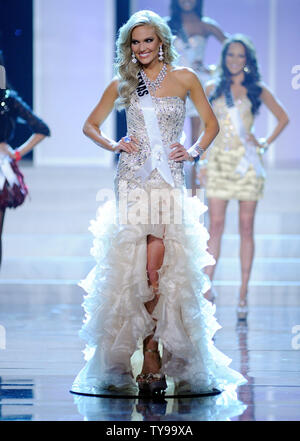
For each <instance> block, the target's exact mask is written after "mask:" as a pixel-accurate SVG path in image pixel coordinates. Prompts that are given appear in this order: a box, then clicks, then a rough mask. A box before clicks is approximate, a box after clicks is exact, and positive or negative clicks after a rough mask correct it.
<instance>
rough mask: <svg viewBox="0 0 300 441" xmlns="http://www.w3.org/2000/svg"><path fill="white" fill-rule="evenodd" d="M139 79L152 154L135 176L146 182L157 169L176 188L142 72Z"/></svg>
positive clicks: (139, 91) (142, 107)
mask: <svg viewBox="0 0 300 441" xmlns="http://www.w3.org/2000/svg"><path fill="white" fill-rule="evenodd" d="M138 79H139V85H138V87H137V90H136V92H137V94H138V97H139V100H140V105H141V109H142V112H143V116H144V120H145V125H146V129H147V134H148V137H149V142H150V149H151V154H150V156H149V158H147V160H146V162H145V163H144V164H143V165H142V167H141V168H140V169H139V170H138V171H137V172H136V174H135V175H136V176H137V177H140V178H141V179H142V181H145V180H146V179H147V178H148V176H149V175H150V174H151V173H152V171H153V170H155V169H157V170H158V172H159V173H160V175H161V176H162V178H163V179H164V180H165V181H166V182H167V183H168V184H170V185H171V186H172V187H175V184H174V180H173V176H172V173H171V170H170V167H169V164H168V153H167V151H166V149H165V148H164V145H163V142H162V138H161V133H160V129H159V125H158V121H157V117H156V112H155V106H154V103H153V100H152V98H151V94H150V92H149V90H148V89H147V86H146V83H145V82H144V80H143V78H142V75H141V73H140V72H139V73H138Z"/></svg>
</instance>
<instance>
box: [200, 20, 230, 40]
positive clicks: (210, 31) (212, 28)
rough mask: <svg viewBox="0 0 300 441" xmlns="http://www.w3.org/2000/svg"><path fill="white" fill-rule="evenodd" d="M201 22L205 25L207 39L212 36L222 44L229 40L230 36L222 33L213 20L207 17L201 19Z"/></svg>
mask: <svg viewBox="0 0 300 441" xmlns="http://www.w3.org/2000/svg"><path fill="white" fill-rule="evenodd" d="M202 21H203V22H204V23H206V32H207V36H208V37H209V36H210V35H213V36H214V37H215V38H216V39H217V40H218V41H219V42H220V43H223V42H224V41H225V40H226V39H227V38H229V36H230V35H229V34H228V33H227V32H224V31H223V30H222V29H221V28H220V26H219V25H218V23H217V22H216V21H215V20H212V19H211V18H209V17H203V18H202Z"/></svg>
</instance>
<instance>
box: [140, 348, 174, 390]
mask: <svg viewBox="0 0 300 441" xmlns="http://www.w3.org/2000/svg"><path fill="white" fill-rule="evenodd" d="M145 352H154V353H157V354H159V351H158V350H154V349H144V353H145ZM136 382H137V384H138V388H139V391H140V392H144V393H145V392H150V393H151V394H153V395H154V394H159V393H161V391H164V390H165V389H167V382H166V378H165V375H162V374H160V373H155V374H153V373H152V372H149V373H147V374H139V375H138V376H137V377H136Z"/></svg>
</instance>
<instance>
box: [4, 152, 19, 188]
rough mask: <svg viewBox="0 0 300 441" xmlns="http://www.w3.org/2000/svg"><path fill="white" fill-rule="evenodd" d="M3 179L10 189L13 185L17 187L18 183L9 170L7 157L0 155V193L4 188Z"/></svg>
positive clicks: (10, 169)
mask: <svg viewBox="0 0 300 441" xmlns="http://www.w3.org/2000/svg"><path fill="white" fill-rule="evenodd" d="M5 179H7V181H8V183H9V185H10V186H11V187H12V186H13V185H14V184H17V185H19V181H18V179H17V177H16V175H15V173H14V171H13V169H12V168H11V165H10V158H9V156H8V155H4V154H1V153H0V191H1V190H2V188H3V186H4V183H5Z"/></svg>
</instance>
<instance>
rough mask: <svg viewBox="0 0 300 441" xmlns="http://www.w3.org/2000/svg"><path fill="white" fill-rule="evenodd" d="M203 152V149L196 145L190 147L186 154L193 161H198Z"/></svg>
mask: <svg viewBox="0 0 300 441" xmlns="http://www.w3.org/2000/svg"><path fill="white" fill-rule="evenodd" d="M204 152H205V149H204V148H203V147H201V145H199V144H198V145H197V144H196V145H195V146H192V147H191V148H190V149H188V154H189V155H190V157H191V158H193V160H195V159H196V158H199V159H200V158H201V156H202V155H203V153H204Z"/></svg>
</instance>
